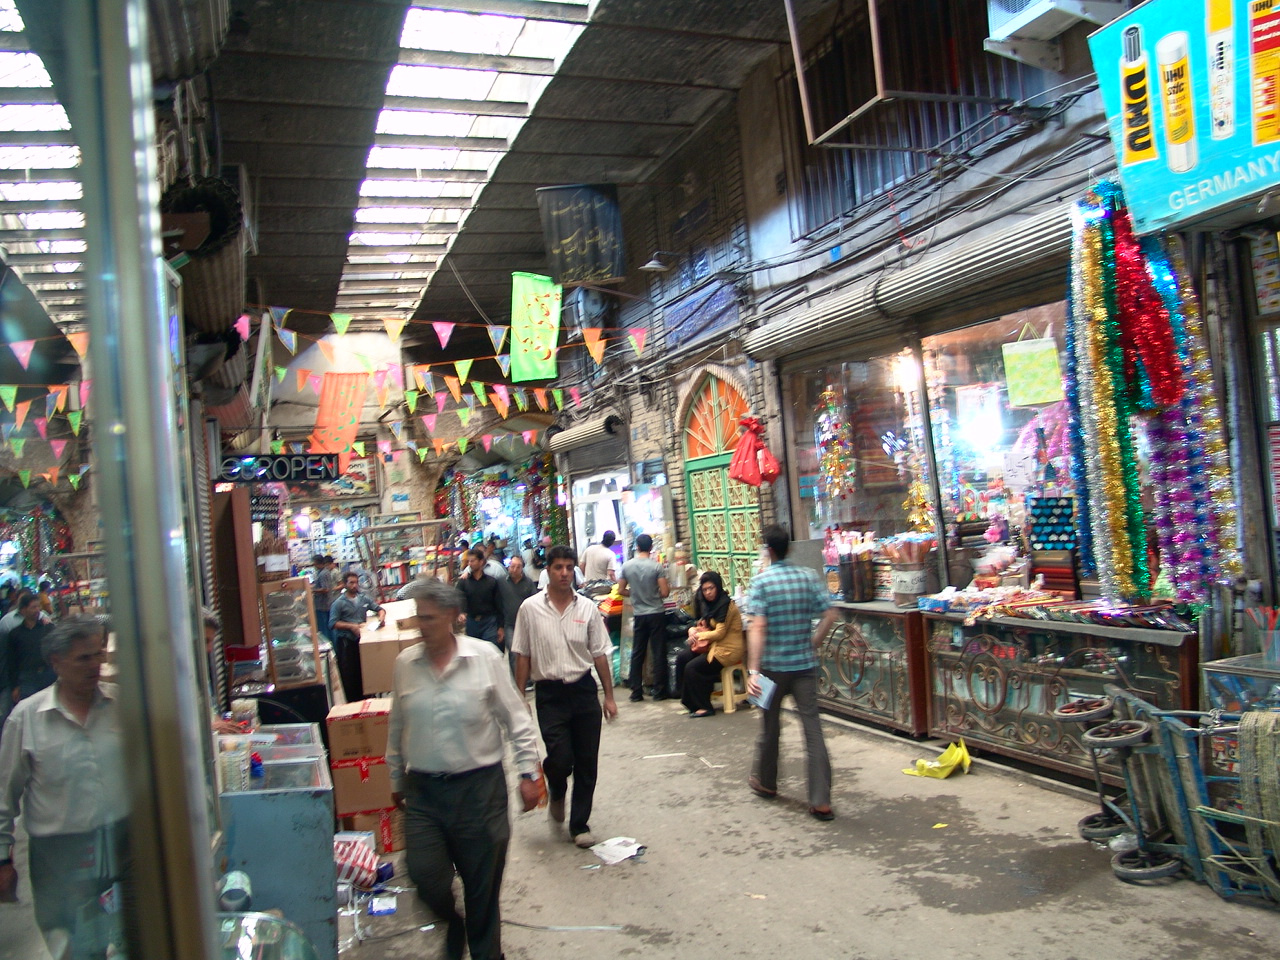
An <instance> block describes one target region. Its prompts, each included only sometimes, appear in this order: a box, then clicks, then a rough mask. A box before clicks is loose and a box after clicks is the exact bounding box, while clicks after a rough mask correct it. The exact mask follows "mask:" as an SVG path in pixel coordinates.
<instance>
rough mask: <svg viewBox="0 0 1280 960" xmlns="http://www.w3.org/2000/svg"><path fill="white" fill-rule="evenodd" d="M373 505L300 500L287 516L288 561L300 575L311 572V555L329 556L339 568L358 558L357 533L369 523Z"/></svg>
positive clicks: (354, 561)
mask: <svg viewBox="0 0 1280 960" xmlns="http://www.w3.org/2000/svg"><path fill="white" fill-rule="evenodd" d="M373 510H374V508H373V507H372V506H349V505H345V504H344V505H342V506H340V507H339V506H330V505H323V504H318V503H312V504H301V505H299V506H298V509H297V510H295V511H293V512H291V513H289V514H288V515H287V516H286V518H285V519H286V520H287V521H288V534H289V562H290V564H291V565H292V566H293V568H294V569H295V570H297V571H298V573H299V574H300V575H306V576H310V575H311V574H312V572H313V570H312V565H311V558H312V557H315V556H318V555H319V556H330V557H333V561H334V563H335V564H337V566H338V569H339V570H345V569H346V568H347V567H349V566H351V565H352V564H357V563H360V562H361V556H360V548H359V545H358V544H357V542H356V533H357V531H359V530H361V529H362V528H364V527H366V526H368V525H369V523H370V517H371V516H373Z"/></svg>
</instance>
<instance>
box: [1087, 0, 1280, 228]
mask: <svg viewBox="0 0 1280 960" xmlns="http://www.w3.org/2000/svg"><path fill="white" fill-rule="evenodd" d="M1089 48H1090V51H1091V53H1092V55H1093V65H1094V70H1095V71H1096V72H1097V75H1098V84H1099V87H1100V89H1101V92H1102V98H1103V104H1104V107H1105V109H1106V113H1107V122H1108V125H1109V126H1110V128H1111V141H1112V145H1113V146H1114V148H1115V151H1116V158H1117V161H1118V163H1119V167H1120V179H1121V181H1122V182H1123V184H1124V189H1125V196H1126V197H1127V199H1128V202H1129V212H1130V214H1131V215H1132V216H1133V222H1134V225H1135V227H1136V228H1137V230H1138V232H1139V233H1151V232H1153V231H1155V230H1164V229H1169V228H1171V227H1175V226H1177V225H1179V224H1189V223H1191V222H1194V221H1206V222H1212V223H1213V224H1214V225H1215V226H1221V225H1225V219H1224V215H1229V216H1230V217H1231V218H1233V219H1232V222H1235V219H1236V218H1242V219H1239V222H1241V223H1243V222H1247V221H1248V220H1251V219H1257V218H1256V216H1254V215H1252V213H1251V211H1248V210H1247V209H1243V206H1244V205H1243V204H1242V201H1244V200H1246V199H1247V198H1251V197H1254V196H1257V195H1259V194H1261V193H1263V192H1264V191H1266V190H1269V189H1271V188H1272V187H1273V186H1275V185H1276V184H1277V183H1280V0H1148V2H1146V3H1144V4H1142V5H1140V6H1138V7H1135V8H1134V9H1133V10H1131V11H1130V12H1129V13H1127V14H1126V15H1125V16H1123V17H1120V18H1119V19H1117V20H1116V21H1114V22H1113V23H1111V24H1109V25H1107V26H1106V27H1103V28H1102V29H1101V30H1099V31H1097V32H1096V33H1094V34H1093V35H1092V36H1091V37H1090V38H1089ZM1232 208H1234V209H1232Z"/></svg>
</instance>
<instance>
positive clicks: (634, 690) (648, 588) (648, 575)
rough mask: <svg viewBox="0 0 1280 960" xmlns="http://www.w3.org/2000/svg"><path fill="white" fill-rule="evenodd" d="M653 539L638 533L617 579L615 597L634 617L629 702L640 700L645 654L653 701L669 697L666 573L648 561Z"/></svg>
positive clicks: (668, 589)
mask: <svg viewBox="0 0 1280 960" xmlns="http://www.w3.org/2000/svg"><path fill="white" fill-rule="evenodd" d="M652 549H653V537H651V536H649V535H648V534H647V533H642V534H640V536H638V537H636V555H635V556H634V557H633V558H632V559H630V560H628V561H627V562H626V563H624V564H623V565H622V575H621V576H620V577H618V593H619V594H621V595H622V596H624V597H630V598H631V606H632V610H633V611H634V613H635V616H634V618H633V619H632V621H631V672H630V679H629V680H628V683H629V685H630V686H631V702H632V703H635V702H637V701H639V700H643V699H644V655H645V651H646V650H648V651H649V652H650V655H651V656H652V658H653V659H652V663H653V699H655V700H666V699H668V698H669V697H670V696H671V691H670V684H669V680H668V670H667V617H666V614H665V613H664V612H663V608H662V601H663V600H664V599H665V598H666V596H667V594H669V593H670V592H671V586H670V585H669V584H668V583H667V573H666V571H665V570H664V569H663V568H662V566H661V565H660V564H659V563H658V562H657V561H656V560H653V559H651V558H650V557H649V552H650V551H651V550H652Z"/></svg>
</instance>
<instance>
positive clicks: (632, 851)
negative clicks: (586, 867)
mask: <svg viewBox="0 0 1280 960" xmlns="http://www.w3.org/2000/svg"><path fill="white" fill-rule="evenodd" d="M591 852H592V853H594V854H595V855H596V856H597V857H599V858H600V859H601V860H603V861H604V862H605V863H607V864H609V865H610V866H612V865H613V864H615V863H621V862H622V861H623V860H629V859H631V858H632V857H634V856H637V855H638V854H640V853H643V852H644V844H643V843H640V842H638V841H637V840H636V839H635V838H634V837H610V838H609V839H608V840H601V841H600V842H599V843H597V844H596V845H595V846H594V847H592V848H591Z"/></svg>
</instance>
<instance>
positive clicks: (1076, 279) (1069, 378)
mask: <svg viewBox="0 0 1280 960" xmlns="http://www.w3.org/2000/svg"><path fill="white" fill-rule="evenodd" d="M1083 230H1084V218H1083V217H1082V216H1080V215H1079V211H1078V210H1077V211H1076V213H1075V215H1074V217H1073V223H1072V249H1073V250H1075V249H1077V248H1079V247H1080V245H1081V242H1082V241H1081V233H1082V232H1083ZM1073 259H1074V258H1073ZM1080 283H1081V276H1080V270H1079V269H1078V268H1077V266H1076V265H1075V264H1074V263H1073V264H1072V267H1071V274H1070V278H1069V288H1068V296H1067V329H1066V348H1067V369H1066V373H1065V374H1064V376H1063V388H1064V392H1065V394H1066V401H1067V442H1068V447H1069V454H1070V456H1069V457H1068V464H1069V467H1068V469H1069V471H1070V473H1071V486H1072V489H1074V490H1075V491H1077V493H1078V494H1079V495H1078V496H1077V497H1076V509H1075V521H1076V557H1077V559H1078V560H1079V563H1080V572H1081V573H1083V574H1084V575H1085V576H1087V577H1091V576H1094V575H1095V574H1096V573H1097V566H1096V564H1095V563H1094V557H1093V529H1092V527H1091V523H1092V514H1091V512H1090V509H1089V497H1088V489H1089V482H1088V479H1087V477H1086V476H1085V461H1084V449H1085V447H1084V429H1083V423H1082V417H1081V413H1080V384H1079V380H1078V379H1077V376H1076V371H1077V368H1078V361H1077V359H1076V346H1077V344H1076V307H1077V304H1079V303H1080V302H1081V295H1080V291H1079V289H1078V288H1079V286H1080Z"/></svg>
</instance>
